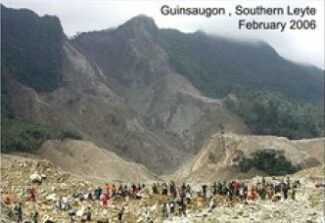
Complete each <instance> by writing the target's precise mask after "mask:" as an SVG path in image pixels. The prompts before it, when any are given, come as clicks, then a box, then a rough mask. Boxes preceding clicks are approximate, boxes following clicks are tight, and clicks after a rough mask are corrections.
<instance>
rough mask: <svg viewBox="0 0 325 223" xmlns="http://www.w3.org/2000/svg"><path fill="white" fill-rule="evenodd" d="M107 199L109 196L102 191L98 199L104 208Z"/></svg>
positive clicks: (106, 204)
mask: <svg viewBox="0 0 325 223" xmlns="http://www.w3.org/2000/svg"><path fill="white" fill-rule="evenodd" d="M108 200H109V196H108V194H107V193H104V194H102V195H100V201H101V202H102V206H103V207H104V208H107V206H108Z"/></svg>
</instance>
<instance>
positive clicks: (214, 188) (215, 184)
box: [212, 181, 218, 195]
mask: <svg viewBox="0 0 325 223" xmlns="http://www.w3.org/2000/svg"><path fill="white" fill-rule="evenodd" d="M217 192H218V185H217V182H216V181H214V182H213V184H212V194H213V195H216V194H217Z"/></svg>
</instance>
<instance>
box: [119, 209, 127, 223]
mask: <svg viewBox="0 0 325 223" xmlns="http://www.w3.org/2000/svg"><path fill="white" fill-rule="evenodd" d="M124 211H125V208H124V207H122V209H121V210H120V211H119V213H118V214H117V219H118V221H119V223H123V221H124Z"/></svg>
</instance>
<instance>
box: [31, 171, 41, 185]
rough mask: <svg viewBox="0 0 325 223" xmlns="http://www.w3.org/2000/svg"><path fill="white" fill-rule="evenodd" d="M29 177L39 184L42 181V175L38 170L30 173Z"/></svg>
mask: <svg viewBox="0 0 325 223" xmlns="http://www.w3.org/2000/svg"><path fill="white" fill-rule="evenodd" d="M29 179H30V180H31V182H32V183H38V184H41V183H42V176H41V175H40V174H39V173H37V172H35V173H33V174H32V175H30V177H29Z"/></svg>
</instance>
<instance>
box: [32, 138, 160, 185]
mask: <svg viewBox="0 0 325 223" xmlns="http://www.w3.org/2000/svg"><path fill="white" fill-rule="evenodd" d="M36 155H37V157H40V158H42V159H46V160H49V161H50V162H51V163H53V164H54V165H55V166H58V167H61V168H62V169H63V170H65V171H68V172H72V173H77V174H81V175H84V176H91V177H93V178H102V179H107V180H109V181H116V182H140V181H150V180H153V179H155V176H154V175H153V174H152V173H150V171H149V170H148V169H147V168H145V167H144V166H143V165H140V164H137V163H134V162H128V161H125V160H123V159H121V158H120V157H119V156H117V155H116V154H114V153H112V152H110V151H107V150H105V149H103V148H99V147H97V146H96V145H94V144H93V143H90V142H87V141H79V140H64V141H60V140H52V141H47V142H45V143H44V144H43V145H42V148H41V149H40V150H39V151H38V152H37V154H36Z"/></svg>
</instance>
